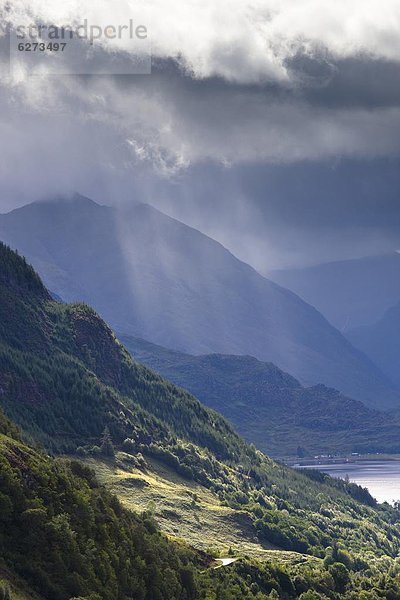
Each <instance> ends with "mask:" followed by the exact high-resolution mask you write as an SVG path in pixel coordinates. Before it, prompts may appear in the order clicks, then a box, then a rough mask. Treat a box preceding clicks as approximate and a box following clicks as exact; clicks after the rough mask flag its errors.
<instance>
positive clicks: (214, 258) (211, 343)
mask: <svg viewBox="0 0 400 600" xmlns="http://www.w3.org/2000/svg"><path fill="white" fill-rule="evenodd" d="M0 239H3V240H4V241H6V242H7V243H9V244H10V245H11V246H12V247H14V248H18V249H19V250H20V251H21V252H22V253H24V254H25V255H26V256H27V257H28V258H29V260H30V261H31V262H32V263H33V265H34V266H35V268H36V269H37V270H38V271H39V273H40V274H41V275H42V277H43V279H44V281H45V283H46V285H47V286H48V287H49V289H51V291H52V293H55V294H57V295H58V296H60V297H61V298H63V300H65V301H75V300H84V301H85V302H88V303H90V304H91V305H93V306H94V307H95V308H96V310H98V311H99V313H100V314H101V315H102V316H103V317H104V318H105V319H107V321H109V322H110V324H111V325H112V326H113V327H114V328H115V329H117V330H119V331H124V332H126V333H128V334H132V335H135V336H139V337H143V338H145V339H148V340H151V341H153V342H155V343H159V344H162V345H165V346H167V347H172V348H176V349H178V350H181V351H186V352H190V353H194V354H197V353H204V352H219V353H229V354H249V355H252V356H256V357H257V358H259V359H260V360H264V361H265V360H267V361H272V362H274V363H275V364H277V365H278V366H279V367H280V368H282V369H284V370H285V371H287V372H290V373H291V374H293V375H294V376H296V377H297V378H299V379H300V380H301V381H302V382H304V383H307V384H315V383H324V384H326V385H329V386H333V387H336V388H337V389H340V390H341V391H342V392H344V393H346V394H348V395H350V396H352V397H354V398H356V399H360V400H362V401H364V402H366V403H368V404H369V405H370V406H375V407H377V406H378V407H384V406H385V407H393V406H397V405H398V404H399V396H398V393H397V392H396V391H394V390H393V389H392V387H391V385H390V384H389V382H388V381H386V379H385V377H384V376H383V375H382V374H381V373H380V372H379V370H378V369H377V368H375V367H374V366H373V365H372V364H371V363H370V362H369V361H368V359H367V358H366V357H364V356H363V355H362V354H361V353H360V352H359V351H357V350H355V349H354V348H353V347H352V346H351V344H350V343H349V342H348V341H347V340H346V339H345V338H344V337H343V336H342V335H341V334H340V333H339V332H338V331H337V330H335V329H334V328H333V327H331V326H330V325H329V324H328V323H327V321H326V320H325V319H324V318H323V317H322V315H321V314H319V313H318V312H317V311H316V310H315V309H313V308H312V307H311V306H309V305H308V304H306V303H305V302H303V301H302V300H300V298H298V297H297V296H295V295H294V294H293V293H291V292H289V291H287V290H285V289H283V288H281V287H279V286H278V285H276V284H274V283H272V282H271V281H268V280H267V279H265V278H264V277H262V276H260V275H259V274H258V273H257V272H256V271H254V270H253V269H252V268H251V267H249V266H248V265H246V264H244V263H242V262H241V261H239V260H237V259H236V258H235V257H234V256H233V255H232V254H230V253H229V252H228V251H227V250H226V249H225V248H223V246H221V245H220V244H218V243H217V242H215V241H214V240H211V239H210V238H208V237H207V236H205V235H203V234H201V233H199V232H198V231H196V230H194V229H191V228H190V227H187V226H185V225H183V224H182V223H180V222H178V221H176V220H174V219H171V218H169V217H167V216H166V215H163V214H162V213H160V212H158V211H156V210H155V209H153V208H151V207H149V206H146V205H135V206H133V207H132V208H131V209H130V210H129V211H128V212H125V213H119V212H117V211H115V210H113V209H111V208H108V207H104V206H99V205H97V204H95V203H94V202H92V201H90V200H88V199H85V198H82V197H80V196H75V197H73V198H71V199H69V200H64V201H59V202H53V203H51V202H49V203H39V204H32V205H28V206H25V207H23V208H21V209H17V210H15V211H12V212H11V213H8V214H6V215H1V216H0Z"/></svg>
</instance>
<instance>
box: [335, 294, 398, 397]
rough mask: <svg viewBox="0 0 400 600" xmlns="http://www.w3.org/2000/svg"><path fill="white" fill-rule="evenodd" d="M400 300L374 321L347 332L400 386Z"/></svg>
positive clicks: (350, 338)
mask: <svg viewBox="0 0 400 600" xmlns="http://www.w3.org/2000/svg"><path fill="white" fill-rule="evenodd" d="M399 332H400V302H397V303H396V304H395V305H394V306H392V307H391V308H389V309H388V310H387V311H386V312H385V314H384V315H383V317H382V318H381V319H379V320H378V321H376V322H375V323H373V324H372V325H368V326H367V325H366V326H364V327H359V328H357V329H352V330H350V331H349V332H348V333H347V337H348V338H349V340H351V342H352V343H353V344H354V345H355V346H357V347H358V348H360V349H361V350H362V351H363V352H365V354H367V355H368V356H369V357H370V358H371V359H372V360H373V361H374V362H375V364H377V365H378V366H379V367H380V368H381V370H382V372H383V373H385V374H386V375H387V376H388V377H389V378H390V379H391V380H392V381H393V382H394V383H395V384H396V385H397V387H399V388H400V336H399Z"/></svg>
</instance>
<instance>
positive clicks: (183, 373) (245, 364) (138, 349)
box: [120, 335, 400, 456]
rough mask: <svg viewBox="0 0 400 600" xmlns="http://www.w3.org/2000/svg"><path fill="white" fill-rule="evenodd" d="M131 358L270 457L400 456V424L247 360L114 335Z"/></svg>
mask: <svg viewBox="0 0 400 600" xmlns="http://www.w3.org/2000/svg"><path fill="white" fill-rule="evenodd" d="M120 339H121V341H122V342H123V343H124V344H125V346H126V347H127V348H128V350H129V351H130V352H131V354H132V355H133V356H134V357H135V359H136V360H137V361H138V362H140V363H142V364H144V365H146V366H148V367H150V368H151V369H154V370H155V371H157V372H158V373H161V374H162V375H163V376H164V377H166V378H167V379H169V380H170V381H172V382H174V383H175V384H177V385H179V386H181V387H183V388H185V389H186V390H188V391H189V392H191V393H192V394H193V395H194V396H196V398H198V399H199V400H201V402H203V403H204V404H206V405H207V406H209V407H210V408H213V409H214V410H216V411H218V412H220V413H221V414H222V415H224V417H225V418H226V419H228V420H229V421H230V422H231V423H232V424H233V426H234V427H235V429H236V431H238V433H239V434H240V435H242V436H243V437H244V438H245V439H246V440H247V441H248V442H252V443H254V444H255V445H256V446H257V447H258V448H260V449H261V450H263V451H264V452H266V453H268V454H270V455H272V456H287V455H295V454H296V453H298V452H299V453H300V454H302V455H315V454H321V453H339V454H343V453H351V452H360V453H361V452H389V453H390V452H391V453H395V452H400V439H399V432H400V423H396V420H394V419H393V416H392V415H390V416H389V415H387V414H386V413H381V412H378V411H375V410H371V409H368V408H367V407H365V406H364V405H363V404H362V403H361V402H358V401H357V400H352V399H350V398H347V397H345V396H343V395H342V394H340V393H339V392H337V391H336V390H334V389H330V388H327V387H325V386H323V385H317V386H313V387H308V388H306V387H303V386H302V385H301V384H300V383H299V382H298V381H297V380H296V379H295V378H294V377H292V376H291V375H288V374H287V373H284V372H283V371H281V370H280V369H278V367H276V366H275V365H273V364H272V363H264V362H261V361H259V360H257V359H255V358H253V357H251V356H231V355H220V354H208V355H203V356H191V355H189V354H184V353H182V352H176V351H174V350H168V349H166V348H163V347H161V346H157V345H155V344H151V343H150V342H147V341H145V340H142V339H139V338H133V337H131V336H124V335H120Z"/></svg>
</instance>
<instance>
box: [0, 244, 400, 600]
mask: <svg viewBox="0 0 400 600" xmlns="http://www.w3.org/2000/svg"><path fill="white" fill-rule="evenodd" d="M0 292H1V298H0V307H1V311H0V342H1V344H2V350H3V353H2V356H1V359H0V382H1V383H0V389H1V394H0V404H1V405H2V407H3V408H4V411H5V412H6V413H7V415H9V416H11V415H12V416H13V417H14V419H15V421H17V422H18V423H19V424H20V425H21V426H22V428H23V436H24V439H26V437H27V436H31V437H32V438H33V439H34V440H41V441H42V442H43V443H44V444H45V445H46V446H47V447H51V448H52V449H53V450H55V451H60V450H61V451H63V450H65V449H68V450H69V451H70V452H71V451H73V450H74V449H75V450H76V452H79V454H81V455H83V456H90V457H91V460H92V461H95V462H96V463H97V462H98V459H99V457H101V460H102V461H105V462H106V464H107V465H108V468H109V469H111V470H112V471H113V473H114V474H115V475H118V474H119V473H121V472H123V473H124V475H123V476H124V478H125V486H127V487H129V489H130V492H129V494H130V496H134V495H135V488H136V487H137V486H139V488H140V487H143V486H144V485H146V483H143V481H146V479H151V477H154V467H153V463H157V464H160V463H161V464H164V465H166V467H167V468H168V469H170V470H173V471H174V472H175V473H176V474H177V475H179V477H180V480H181V481H182V482H184V481H187V482H188V499H190V498H191V502H190V505H191V506H192V508H193V511H195V510H196V506H197V503H198V502H199V499H198V498H197V497H196V495H193V494H192V491H191V490H192V489H193V488H191V487H190V483H192V482H193V481H196V482H197V484H198V485H200V486H202V487H203V488H204V489H205V490H207V493H208V496H209V497H211V498H212V502H213V503H214V504H215V506H216V507H218V506H220V507H222V508H224V507H229V508H230V509H231V510H232V512H233V513H234V515H236V517H237V519H239V518H241V519H242V520H245V521H246V523H247V528H248V529H249V530H250V533H249V535H252V536H255V535H256V536H257V537H258V539H259V541H260V543H263V542H265V543H266V544H267V545H268V547H270V546H271V544H273V545H274V547H275V548H277V550H276V551H274V552H276V555H275V560H274V562H273V564H269V563H260V562H256V563H253V562H249V561H247V560H242V561H238V563H237V565H236V564H235V565H234V566H233V567H232V569H231V570H229V571H227V570H225V569H222V570H221V571H222V573H219V572H218V573H217V572H215V574H214V571H211V572H210V571H206V572H200V568H201V567H200V564H201V556H200V558H199V555H198V553H194V555H193V551H190V550H187V549H186V550H185V549H179V547H177V546H173V547H172V546H169V545H168V544H167V542H166V540H165V539H164V538H162V537H160V536H159V534H157V532H156V528H155V526H154V523H153V522H152V520H151V519H150V521H149V519H148V518H147V517H148V515H147V516H146V515H144V516H143V517H139V518H137V517H136V516H135V515H129V514H128V513H125V511H123V509H121V507H120V505H119V503H118V502H117V501H116V500H115V498H114V497H110V496H109V494H107V492H105V491H104V490H103V489H99V488H98V484H97V483H96V482H95V480H94V479H93V476H92V474H91V473H90V472H88V471H87V470H86V469H85V468H84V467H82V465H81V464H80V463H75V462H72V463H67V464H66V465H65V463H64V462H63V461H61V462H60V461H58V460H56V461H55V462H54V461H53V460H51V459H49V458H48V457H46V456H44V455H43V454H41V453H40V452H38V451H36V450H33V449H32V448H29V447H28V446H27V445H26V444H25V443H23V442H22V441H20V440H18V439H17V438H18V434H16V432H15V428H14V426H13V425H12V424H9V423H8V422H6V424H5V425H3V424H2V421H3V419H2V417H0V461H1V469H0V474H1V475H0V502H1V503H2V504H1V511H0V559H3V560H5V561H6V562H7V565H8V567H9V568H11V567H12V568H13V569H16V570H17V571H18V573H20V574H21V575H22V576H24V577H26V578H27V580H28V582H31V584H32V586H33V587H34V588H36V589H38V590H39V591H40V592H42V593H43V596H44V597H45V598H51V599H52V600H53V599H54V600H70V595H71V593H72V594H74V595H76V594H79V595H80V597H81V600H82V593H83V594H84V597H85V600H99V597H100V600H103V599H104V600H130V598H131V597H134V598H135V599H137V598H140V599H141V600H155V599H160V600H161V599H165V600H172V598H173V599H174V600H175V599H179V600H191V599H192V598H193V599H194V598H202V597H205V598H209V599H210V600H225V599H226V600H233V599H236V598H243V599H244V600H250V599H254V600H261V598H264V597H266V596H268V594H269V593H270V592H271V591H272V590H276V592H277V594H278V596H279V597H280V598H282V599H287V600H290V599H292V598H293V599H295V598H298V597H301V594H302V593H303V592H306V591H307V590H309V589H314V590H317V591H318V592H319V593H320V594H322V597H323V596H324V595H325V596H327V597H329V598H332V599H336V598H338V597H341V598H348V600H355V599H356V598H359V597H360V595H359V592H360V591H361V587H362V588H363V589H364V590H366V591H368V592H370V595H372V597H374V594H375V591H374V590H376V589H378V587H377V586H379V589H380V590H381V592H382V594H383V596H382V594H381V597H389V596H388V594H389V593H392V591H393V594H394V595H393V597H396V594H399V593H400V591H399V590H400V587H399V585H398V584H397V580H396V579H395V577H394V576H393V577H392V576H390V577H388V578H387V580H386V579H382V577H381V574H382V572H383V571H385V572H387V570H388V569H391V568H392V567H393V574H395V573H396V571H395V569H396V563H395V560H394V559H395V557H396V556H397V554H398V548H399V544H400V525H399V519H398V512H397V511H396V510H395V509H394V508H391V507H389V506H388V505H382V506H379V505H378V506H377V505H376V502H374V500H373V499H372V498H371V496H370V495H369V493H368V492H367V490H363V489H362V488H360V487H358V486H356V485H354V484H351V483H349V482H345V481H340V480H333V479H331V478H329V477H328V476H325V475H323V474H321V473H318V472H309V473H307V474H305V473H302V472H296V471H293V470H291V469H289V468H287V467H285V466H283V465H280V464H278V463H276V462H274V461H272V460H270V459H269V458H267V457H266V456H265V455H263V454H262V453H260V452H258V451H256V450H255V449H254V448H252V447H249V446H247V445H246V444H245V443H244V442H243V441H242V440H241V439H240V438H239V437H238V436H237V435H236V434H235V433H234V432H233V431H232V430H231V428H230V427H229V425H228V424H227V423H226V422H225V421H224V420H223V418H222V417H220V416H219V415H218V414H217V413H215V412H213V411H211V410H209V409H207V408H204V407H202V406H201V405H200V403H199V402H198V401H197V400H195V399H194V398H193V397H192V396H190V395H189V394H187V393H186V392H184V391H183V390H180V389H178V388H176V387H175V386H174V385H172V384H170V383H168V382H166V381H165V380H163V379H162V378H161V377H159V376H158V375H156V374H155V373H154V372H152V371H150V370H149V369H146V368H145V367H142V366H140V365H138V364H137V363H135V362H134V361H133V360H132V359H131V357H130V355H129V354H128V353H127V352H126V350H125V349H124V347H123V346H121V344H119V343H118V341H117V340H116V339H115V337H114V335H113V334H112V332H111V330H110V329H109V328H108V327H107V325H106V324H105V323H104V322H103V321H102V320H101V319H100V318H99V317H98V316H97V315H96V313H95V312H94V311H93V310H92V309H89V308H88V307H87V306H85V305H70V306H68V305H64V304H60V303H58V302H56V301H54V300H53V299H52V298H51V296H50V294H49V293H48V292H47V291H46V289H45V288H44V287H43V285H42V284H41V282H40V280H39V279H38V277H37V276H36V274H35V273H34V272H33V271H32V269H31V268H30V267H29V266H28V265H27V264H26V263H25V262H24V261H23V260H22V259H21V258H19V257H17V256H16V255H15V254H14V253H12V252H11V251H10V250H9V249H7V248H6V247H4V246H3V245H0ZM103 426H106V429H105V431H103V433H102V430H103ZM110 434H111V435H110ZM125 436H128V437H125ZM100 438H102V439H100ZM100 441H101V447H100V448H99V447H98V446H97V444H96V442H97V443H99V442H100ZM113 442H114V447H113ZM77 444H80V447H76V446H77ZM133 469H134V470H135V473H137V472H140V473H141V479H142V483H141V482H140V481H137V477H136V481H135V476H133V473H132V470H133ZM129 479H130V481H129ZM124 489H125V490H126V487H125V488H124ZM189 492H190V495H189ZM188 503H189V501H187V502H186V504H188ZM170 512H171V511H170ZM174 518H175V514H172V515H171V514H170V519H172V520H173V519H174ZM193 520H194V522H196V520H195V518H193ZM197 526H199V527H201V523H197ZM146 530H147V531H146ZM207 534H208V535H209V536H210V537H211V536H212V535H214V536H215V532H210V531H209V532H207V531H204V535H207ZM90 540H93V543H92V542H91V541H90ZM344 548H346V550H344ZM280 549H285V550H289V551H291V553H293V552H297V553H307V555H308V557H303V556H302V555H299V554H297V555H295V558H294V560H292V562H291V566H290V565H289V566H288V570H286V568H283V566H282V565H279V564H278V565H277V566H275V564H274V563H275V562H279V553H280ZM234 551H237V549H234ZM86 554H88V555H87V556H86ZM284 556H286V554H284ZM291 556H292V554H291ZM205 558H206V559H207V557H205ZM321 558H324V561H321V560H320V559H321ZM199 561H200V564H199ZM0 562H1V561H0ZM7 565H6V566H7ZM0 566H1V564H0ZM171 571H172V572H171ZM218 571H219V570H218ZM391 573H392V571H391ZM253 584H254V585H253ZM144 586H145V589H147V588H148V586H149V588H148V591H147V592H146V591H145V589H144ZM0 589H1V588H0ZM91 592H96V593H97V594H98V596H96V595H95V594H91ZM275 597H276V594H275ZM378 597H379V596H378Z"/></svg>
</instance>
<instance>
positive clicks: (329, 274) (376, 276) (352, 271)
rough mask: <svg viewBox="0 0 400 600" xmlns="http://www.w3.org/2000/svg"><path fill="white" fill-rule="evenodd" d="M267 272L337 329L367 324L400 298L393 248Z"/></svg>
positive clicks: (399, 259)
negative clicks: (335, 260)
mask: <svg viewBox="0 0 400 600" xmlns="http://www.w3.org/2000/svg"><path fill="white" fill-rule="evenodd" d="M268 276H269V277H270V278H271V279H272V280H273V281H276V282H277V283H279V284H280V285H283V286H285V287H287V288H288V289H290V290H292V291H293V292H295V293H296V294H298V295H299V296H300V297H301V298H303V300H305V301H306V302H309V303H310V304H312V305H313V306H315V307H316V308H317V309H318V310H319V311H321V312H322V314H323V315H324V316H325V317H326V318H327V319H328V321H330V322H331V323H332V325H334V326H335V327H337V328H338V329H339V330H340V331H343V332H346V331H348V330H350V329H354V328H355V327H358V326H361V325H370V324H372V323H374V322H375V321H377V320H378V319H379V318H380V317H381V316H382V315H383V313H384V312H385V311H386V310H387V309H388V308H389V307H390V306H393V305H394V304H395V303H396V302H397V301H398V299H399V298H400V254H398V253H397V252H393V253H392V254H386V255H382V256H371V257H366V258H360V259H357V260H345V261H338V262H332V263H326V264H321V265H317V266H314V267H309V268H304V269H287V270H283V271H271V272H270V273H269V274H268Z"/></svg>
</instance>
